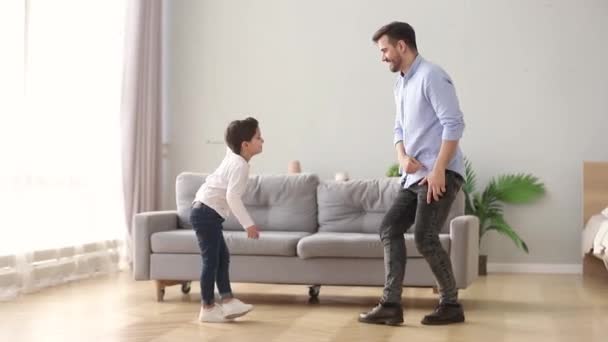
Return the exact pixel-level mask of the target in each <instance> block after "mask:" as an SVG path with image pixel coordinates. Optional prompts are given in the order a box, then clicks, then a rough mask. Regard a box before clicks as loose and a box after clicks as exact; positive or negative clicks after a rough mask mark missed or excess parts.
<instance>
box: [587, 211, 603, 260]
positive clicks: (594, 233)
mask: <svg viewBox="0 0 608 342" xmlns="http://www.w3.org/2000/svg"><path fill="white" fill-rule="evenodd" d="M582 252H583V256H585V254H588V253H593V255H594V256H596V257H597V258H599V259H602V260H603V261H604V263H606V267H607V268H608V208H606V209H604V210H603V211H602V213H600V214H597V215H593V216H592V217H591V218H590V219H589V221H587V224H586V225H585V229H584V230H583V239H582Z"/></svg>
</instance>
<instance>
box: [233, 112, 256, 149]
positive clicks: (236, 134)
mask: <svg viewBox="0 0 608 342" xmlns="http://www.w3.org/2000/svg"><path fill="white" fill-rule="evenodd" d="M257 129H258V120H256V119H254V118H247V119H245V120H234V121H232V122H231V123H230V124H229V125H228V128H226V136H225V139H226V144H227V145H228V147H229V148H230V150H232V152H234V153H236V154H241V146H242V145H243V142H244V141H251V139H253V136H254V135H255V132H256V131H257Z"/></svg>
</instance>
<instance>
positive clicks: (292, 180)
mask: <svg viewBox="0 0 608 342" xmlns="http://www.w3.org/2000/svg"><path fill="white" fill-rule="evenodd" d="M204 177H205V175H203V174H196V173H182V174H180V175H179V176H178V177H177V184H176V189H177V190H176V191H177V194H176V195H177V197H176V198H177V206H178V215H179V222H180V226H181V227H190V228H191V225H190V222H189V221H190V210H191V209H190V207H191V205H192V201H193V200H194V196H195V195H196V192H197V191H198V189H199V188H200V186H201V185H202V184H203V180H204ZM318 184H319V178H318V177H317V176H316V175H313V174H298V175H272V176H251V177H250V178H249V181H248V182H247V190H246V191H245V194H244V195H243V203H244V204H245V207H246V208H247V210H248V211H249V214H250V215H251V218H252V219H253V221H254V222H255V223H256V224H257V225H258V226H259V227H260V229H261V230H262V231H265V232H268V231H292V232H311V233H312V232H315V231H316V230H317V227H318V223H317V186H318ZM224 230H225V231H228V230H235V231H243V227H241V225H240V224H239V223H238V221H237V220H236V218H235V217H234V216H233V215H231V216H230V217H229V218H228V219H227V220H226V221H225V222H224Z"/></svg>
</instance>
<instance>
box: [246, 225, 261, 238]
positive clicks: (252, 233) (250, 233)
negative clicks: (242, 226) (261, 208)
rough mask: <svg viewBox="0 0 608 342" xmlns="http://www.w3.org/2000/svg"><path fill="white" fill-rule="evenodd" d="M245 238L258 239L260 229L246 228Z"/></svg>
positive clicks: (256, 227) (254, 226) (255, 227)
mask: <svg viewBox="0 0 608 342" xmlns="http://www.w3.org/2000/svg"><path fill="white" fill-rule="evenodd" d="M246 230H247V238H249V239H258V238H259V237H260V229H259V228H258V226H256V225H253V226H250V227H247V229H246Z"/></svg>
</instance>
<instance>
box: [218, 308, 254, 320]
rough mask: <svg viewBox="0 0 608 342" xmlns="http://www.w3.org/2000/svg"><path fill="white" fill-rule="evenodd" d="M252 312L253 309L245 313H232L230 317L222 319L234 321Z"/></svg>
mask: <svg viewBox="0 0 608 342" xmlns="http://www.w3.org/2000/svg"><path fill="white" fill-rule="evenodd" d="M252 310H253V308H251V309H249V310H247V311H242V312H237V313H233V314H232V315H228V316H224V318H226V319H235V318H239V317H241V316H245V315H246V314H248V313H250V312H251V311H252Z"/></svg>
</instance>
